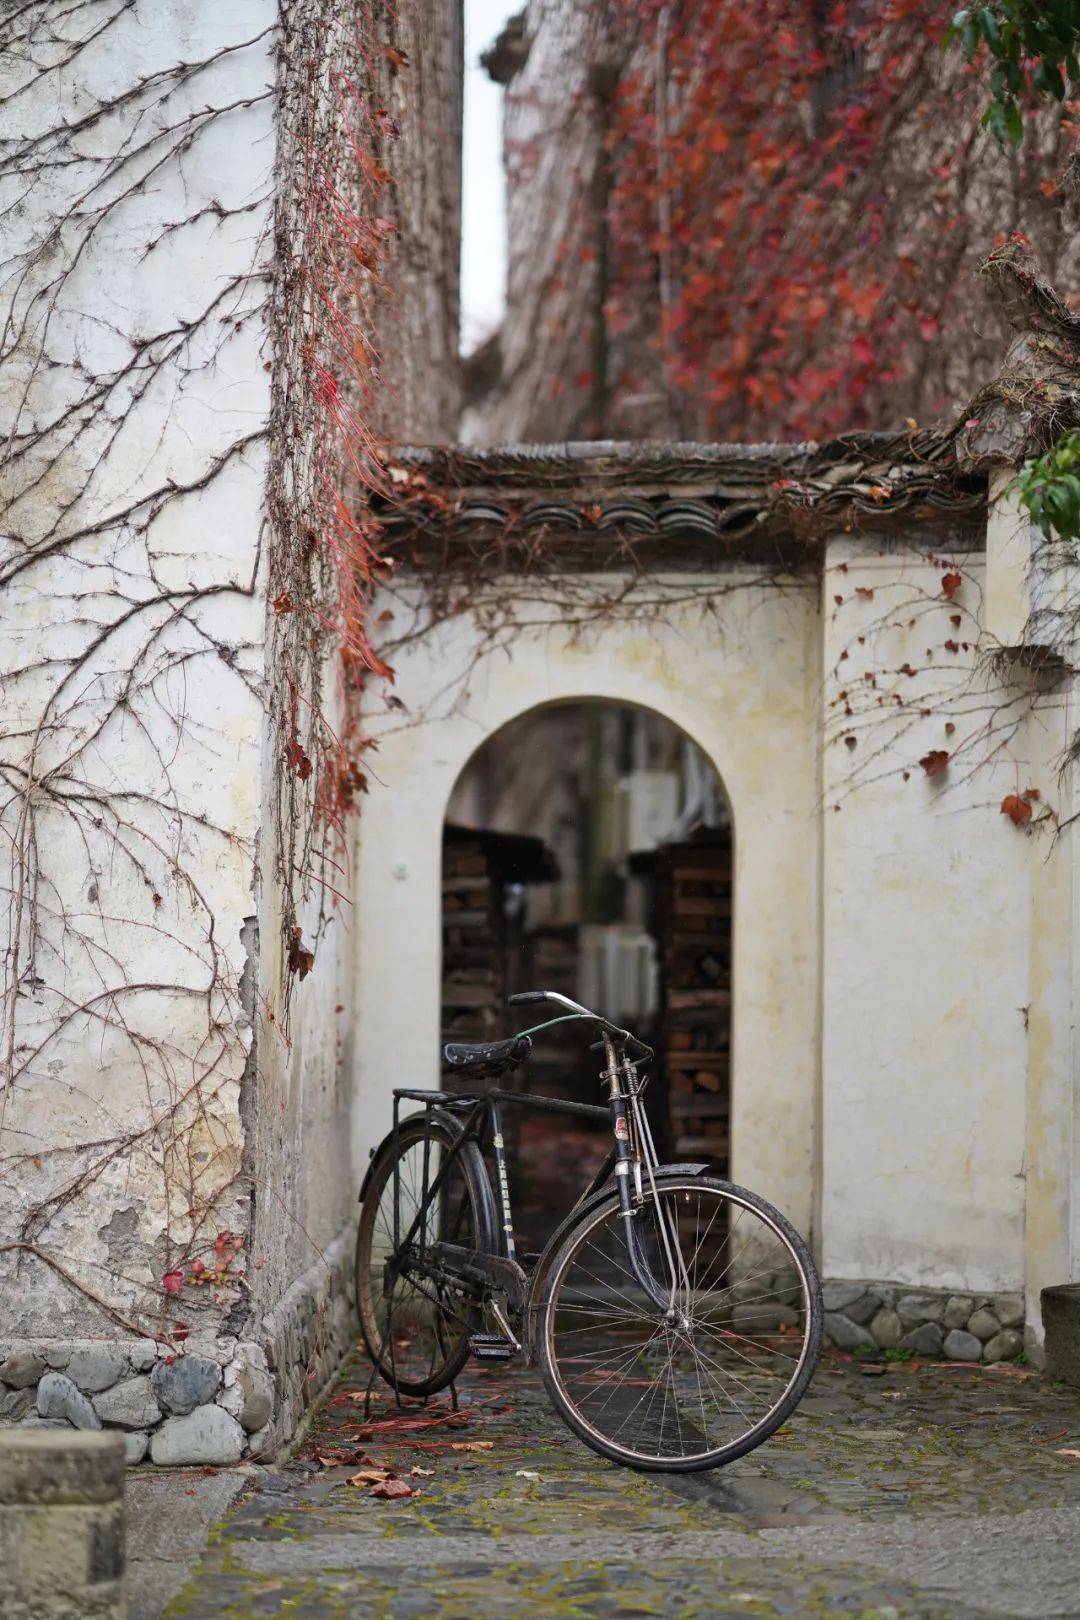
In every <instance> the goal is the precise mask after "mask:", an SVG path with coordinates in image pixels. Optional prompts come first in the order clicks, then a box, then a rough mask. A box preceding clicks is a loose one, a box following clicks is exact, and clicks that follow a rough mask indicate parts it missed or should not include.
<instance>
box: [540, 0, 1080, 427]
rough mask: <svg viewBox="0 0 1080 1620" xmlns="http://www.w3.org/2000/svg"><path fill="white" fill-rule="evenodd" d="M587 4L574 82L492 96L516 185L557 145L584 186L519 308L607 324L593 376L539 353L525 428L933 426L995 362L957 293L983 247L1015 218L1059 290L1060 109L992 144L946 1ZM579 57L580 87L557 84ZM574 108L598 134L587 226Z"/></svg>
mask: <svg viewBox="0 0 1080 1620" xmlns="http://www.w3.org/2000/svg"><path fill="white" fill-rule="evenodd" d="M587 4H588V8H589V12H590V15H591V17H592V27H593V37H592V38H590V39H589V40H587V41H586V42H584V43H583V42H582V40H581V38H580V36H579V35H576V34H575V35H573V38H572V39H571V37H570V32H572V31H570V32H568V33H567V39H568V43H567V46H566V52H567V56H566V60H565V63H563V64H561V65H562V66H563V67H564V68H565V72H563V73H562V74H555V73H553V72H552V71H551V70H550V66H549V71H548V77H547V78H546V79H545V80H540V79H538V78H530V75H529V72H528V71H525V72H523V73H522V75H521V77H520V79H519V80H516V81H515V82H514V83H512V84H511V86H510V90H509V97H510V102H511V105H512V104H513V99H514V97H515V96H517V97H518V98H519V99H520V103H521V105H522V107H525V108H528V109H529V111H530V121H529V122H528V123H527V124H526V123H525V121H524V119H522V120H519V124H520V126H521V129H522V133H521V135H520V138H519V139H518V140H517V141H516V142H515V143H514V144H513V146H512V149H511V150H510V152H509V157H510V165H511V180H512V184H513V185H514V186H515V188H516V189H517V190H519V191H520V189H521V188H522V187H523V186H524V187H527V186H528V185H529V184H530V183H531V180H532V176H533V174H534V173H539V172H540V159H539V154H540V152H541V151H545V150H546V151H551V149H552V148H554V149H555V150H556V154H557V155H556V159H555V162H556V164H557V163H558V161H559V157H560V156H561V157H563V158H565V167H566V169H567V171H574V170H576V172H577V175H578V190H579V198H578V203H577V205H576V206H573V207H571V206H569V205H568V206H567V208H566V212H565V219H566V232H565V235H564V238H563V241H562V252H561V254H560V255H559V256H558V258H557V260H556V262H555V264H554V265H549V264H547V263H546V261H544V259H543V255H542V254H535V255H533V257H534V258H535V259H536V262H537V264H538V266H540V265H541V263H543V269H544V271H545V275H546V280H545V288H544V291H543V293H542V294H539V295H536V296H537V298H538V302H537V303H536V305H535V307H534V306H533V305H531V304H529V303H528V302H527V299H528V297H531V296H533V295H532V294H525V295H523V296H524V297H525V299H526V302H524V303H523V304H522V319H523V321H525V322H528V321H529V316H530V315H531V316H532V317H534V318H535V317H540V319H541V321H542V323H543V322H546V321H547V320H550V322H551V328H552V330H557V331H559V332H567V331H571V332H572V331H580V332H582V333H584V332H585V331H587V330H588V329H589V328H590V325H591V327H592V329H594V330H595V328H596V323H597V317H598V314H601V313H602V321H603V327H604V330H605V345H604V350H603V353H602V356H601V357H600V359H599V362H598V364H597V365H593V366H591V367H590V368H589V370H587V371H586V370H582V371H580V372H578V371H576V369H575V370H568V368H567V365H566V354H565V352H564V351H563V350H562V349H560V348H559V347H558V345H557V343H556V342H555V341H554V340H553V341H552V343H551V352H552V364H551V365H550V367H548V370H547V374H546V376H545V377H544V379H543V386H542V387H539V388H538V387H536V386H535V385H534V383H533V380H532V379H531V378H530V383H529V386H530V387H531V388H532V394H533V400H532V403H531V404H530V403H529V402H525V401H522V402H521V404H522V408H523V409H524V408H526V407H527V406H528V408H530V409H532V410H533V411H534V412H535V420H533V419H530V423H529V428H528V431H534V430H535V431H540V432H541V433H543V432H544V431H547V432H549V433H550V432H552V431H558V429H559V425H560V423H561V424H562V427H563V428H564V429H566V430H569V428H570V427H571V426H573V427H574V428H575V430H576V429H577V428H579V427H580V426H581V422H582V421H587V422H589V423H591V426H592V429H593V430H594V431H596V432H604V431H611V432H612V433H613V434H626V435H628V436H632V437H633V436H650V435H652V436H661V437H670V436H679V434H680V433H685V435H686V436H688V437H695V438H704V439H730V440H738V441H743V442H745V441H748V440H753V439H756V438H769V439H780V438H783V439H788V438H814V439H822V438H826V437H829V436H830V435H833V434H836V433H839V432H842V431H845V430H848V429H852V428H874V427H890V428H893V427H900V426H901V425H902V424H903V423H904V421H905V420H907V421H908V424H909V426H914V425H915V420H916V419H917V420H918V422H919V423H920V424H922V425H925V424H926V422H927V421H929V420H931V419H933V418H934V417H937V416H939V415H943V414H950V413H951V412H952V411H954V410H955V409H956V408H957V406H958V405H960V404H961V403H962V402H963V401H964V400H965V399H966V398H968V397H969V396H970V394H971V393H972V392H973V390H974V388H975V387H976V386H977V385H978V383H979V382H981V381H982V380H983V379H984V378H985V377H986V376H988V375H990V374H992V371H993V370H994V368H995V367H996V365H997V363H998V362H999V360H1000V358H1001V353H1002V343H1001V337H1000V333H999V332H998V331H997V329H996V328H995V325H994V322H993V321H992V320H989V319H987V320H984V321H981V322H980V321H978V320H974V319H973V318H972V299H971V288H972V282H971V279H970V277H971V273H972V272H973V271H974V269H975V267H976V265H977V264H978V262H979V260H980V258H981V257H982V256H983V255H984V254H985V253H986V252H988V251H989V249H990V248H991V246H992V244H993V241H994V238H995V235H997V234H998V233H1000V232H1002V231H1008V230H1010V229H1013V228H1016V227H1017V226H1019V227H1020V228H1022V229H1023V230H1025V231H1026V232H1027V233H1028V234H1029V235H1030V236H1031V237H1032V239H1033V240H1036V241H1037V242H1038V244H1039V249H1040V254H1041V256H1042V257H1043V259H1044V262H1045V263H1046V264H1047V267H1048V269H1049V271H1050V274H1051V276H1052V278H1053V279H1055V280H1057V281H1058V282H1059V283H1061V284H1062V285H1063V287H1064V288H1065V289H1066V290H1067V289H1068V287H1069V285H1070V284H1072V285H1073V286H1075V284H1076V275H1075V271H1076V254H1075V248H1074V247H1073V246H1071V245H1070V238H1069V232H1068V230H1067V228H1066V226H1065V224H1064V222H1063V221H1062V219H1061V218H1060V210H1059V206H1058V199H1057V196H1056V186H1055V184H1054V177H1055V176H1056V175H1058V174H1059V172H1060V171H1061V169H1062V167H1063V165H1064V163H1065V162H1066V161H1067V159H1068V157H1069V154H1070V151H1071V149H1072V147H1073V145H1074V142H1075V134H1074V131H1075V117H1074V115H1073V113H1072V112H1071V110H1070V108H1069V106H1068V105H1066V106H1065V107H1064V108H1058V107H1056V106H1054V107H1049V106H1048V107H1046V108H1044V109H1043V110H1041V111H1039V112H1038V113H1037V115H1036V114H1035V113H1034V112H1033V110H1032V109H1026V110H1025V111H1026V116H1028V117H1029V119H1030V121H1031V123H1032V125H1033V136H1032V138H1031V139H1029V140H1028V141H1027V142H1026V143H1025V146H1024V148H1023V151H1022V153H1021V155H1020V156H1019V157H1018V158H1014V157H1013V156H1011V155H1006V154H1003V153H1001V152H999V151H998V149H997V147H996V145H995V144H994V142H993V139H992V137H991V136H990V135H989V133H988V132H987V131H986V130H985V129H984V128H983V126H982V122H981V118H982V112H983V109H984V107H985V104H986V98H987V79H988V74H989V65H988V63H987V62H986V61H985V60H983V59H979V60H977V61H976V62H974V63H973V64H970V65H969V64H967V63H966V62H965V61H964V58H963V54H962V52H960V51H959V50H958V49H950V50H943V49H942V35H943V32H944V29H945V28H946V26H947V24H948V20H949V17H948V11H947V8H943V7H942V6H941V5H940V3H939V0H832V3H830V4H829V5H826V6H810V5H807V4H805V0H761V3H759V4H756V5H746V4H744V3H738V0H680V4H679V5H677V6H673V5H670V4H662V3H661V0H620V3H619V4H618V5H616V6H612V5H610V4H609V3H608V0H587ZM536 10H537V12H538V15H540V17H541V26H543V20H542V19H543V17H544V15H545V8H544V7H538V8H536ZM546 10H547V16H548V24H547V25H548V26H549V27H552V28H554V27H555V26H556V24H554V23H553V22H552V21H551V18H552V17H553V15H554V11H555V8H553V7H549V8H546ZM530 15H531V11H530ZM536 55H537V58H538V60H543V61H545V62H548V63H549V64H550V61H551V55H550V52H547V53H542V52H540V51H539V50H538V51H537V52H536ZM582 58H585V59H586V60H589V61H591V62H592V63H594V64H595V65H596V73H595V74H594V77H593V79H592V80H591V81H589V83H588V85H587V87H586V88H584V89H581V90H578V91H574V90H572V89H567V90H565V91H564V90H563V88H562V87H563V83H564V81H565V83H566V84H574V83H578V84H580V83H581V75H580V69H579V63H580V60H581V59H582ZM539 72H540V69H539V68H537V69H536V73H537V74H538V73H539ZM605 75H606V79H605ZM597 79H600V80H603V81H604V82H605V83H606V84H607V88H602V89H597V87H596V81H597ZM612 85H613V88H612ZM590 86H591V87H590ZM575 95H576V96H577V98H578V100H577V104H575V103H574V100H573V98H574V96H575ZM590 97H591V98H592V100H591V101H590ZM582 106H584V107H586V111H585V112H583V113H580V116H579V112H580V108H581V107H582ZM575 119H577V122H576V123H575ZM538 120H539V124H540V127H539V128H538V127H537V122H538ZM590 120H591V121H592V122H591V127H592V128H593V129H601V130H605V131H606V133H605V134H604V135H603V136H598V137H596V138H597V140H598V142H599V143H600V144H601V145H602V147H603V151H604V153H605V154H606V158H605V160H604V162H603V164H602V169H603V176H604V184H605V187H606V191H607V206H606V209H605V210H604V211H603V216H602V217H601V215H600V214H599V213H598V211H597V209H596V192H595V188H590V184H589V175H588V166H587V165H586V164H585V163H583V161H582V158H581V150H582V148H585V149H587V146H588V140H589V135H588V133H587V129H588V127H590V125H589V121H590ZM515 127H516V126H515ZM560 143H564V145H563V147H562V150H561V152H560ZM575 143H576V144H575ZM597 162H598V167H599V166H601V164H600V159H598V160H597ZM543 172H544V174H545V175H546V174H547V170H546V169H545V170H544V171H543ZM546 184H547V185H548V186H549V188H550V186H551V181H550V178H548V179H547V181H546ZM542 201H543V199H542V198H540V197H539V196H538V204H539V203H540V202H542ZM549 201H550V198H549ZM604 220H606V227H607V228H606V231H605V230H604V228H603V221H604ZM514 246H515V244H512V247H514ZM521 246H522V248H523V249H524V248H525V246H526V244H525V242H524V240H523V242H522V244H521ZM526 257H528V255H527V254H526ZM539 273H540V270H539V268H538V271H537V274H538V275H539ZM512 293H513V289H512ZM566 299H570V300H571V302H573V301H574V300H580V308H579V307H578V306H577V304H576V303H574V304H573V308H572V309H571V311H570V313H569V315H568V313H567V310H566V309H564V308H563V306H562V304H561V303H560V302H559V301H560V300H566ZM513 304H514V298H513V296H512V298H511V319H513V314H514V309H513ZM533 329H536V330H540V329H545V328H544V327H543V326H542V327H534V328H533ZM510 386H511V387H512V386H513V384H512V383H511V385H510ZM559 395H563V396H564V397H563V398H562V399H557V396H559ZM590 397H591V398H592V405H591V407H587V406H586V405H585V404H583V401H587V400H588V399H589V398H590ZM555 400H557V405H553V404H552V401H555ZM650 402H652V403H650ZM586 409H591V410H592V413H593V415H592V416H591V417H588V416H584V417H582V418H581V421H579V420H578V417H579V416H580V415H581V413H582V411H583V410H586ZM575 413H578V414H577V415H575Z"/></svg>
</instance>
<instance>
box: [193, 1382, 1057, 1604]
mask: <svg viewBox="0 0 1080 1620" xmlns="http://www.w3.org/2000/svg"><path fill="white" fill-rule="evenodd" d="M365 1380H366V1368H365V1367H364V1366H363V1364H362V1362H361V1361H360V1359H359V1358H358V1357H357V1358H355V1359H354V1360H353V1361H352V1362H351V1363H350V1365H349V1366H348V1368H347V1369H346V1374H345V1376H344V1378H343V1379H342V1381H341V1382H340V1384H339V1385H338V1386H337V1387H336V1389H335V1390H334V1391H333V1392H332V1394H331V1396H330V1398H329V1399H328V1400H327V1402H326V1403H325V1404H324V1406H323V1408H322V1411H321V1413H320V1415H319V1418H318V1421H317V1422H316V1424H315V1425H314V1427H313V1429H312V1432H311V1434H310V1435H309V1437H308V1439H307V1440H306V1442H305V1444H304V1446H303V1448H302V1451H301V1452H300V1454H299V1455H298V1456H296V1457H295V1458H294V1459H292V1460H291V1461H290V1462H289V1463H288V1464H286V1465H284V1466H282V1467H280V1468H278V1469H271V1470H260V1471H256V1472H255V1474H254V1476H253V1478H252V1480H251V1482H250V1483H249V1486H248V1489H247V1490H246V1491H244V1493H243V1494H242V1496H241V1497H240V1498H239V1499H238V1500H237V1501H236V1503H235V1504H234V1506H233V1507H232V1509H231V1511H230V1512H229V1513H228V1515H227V1516H226V1517H225V1518H224V1520H223V1521H222V1523H221V1524H219V1525H218V1526H217V1528H216V1529H215V1530H214V1532H213V1534H212V1536H211V1539H210V1544H209V1546H208V1548H207V1550H206V1552H205V1554H204V1555H203V1556H202V1558H201V1559H200V1561H199V1563H198V1565H197V1567H196V1568H195V1570H194V1571H193V1572H192V1575H191V1578H190V1579H189V1580H188V1581H187V1583H186V1585H185V1586H184V1588H183V1590H182V1591H181V1592H180V1593H179V1594H178V1595H177V1597H176V1598H175V1599H174V1601H173V1602H172V1603H171V1605H170V1606H169V1608H168V1609H167V1611H166V1614H167V1620H209V1617H210V1616H215V1617H221V1620H241V1617H244V1620H246V1617H248V1616H268V1617H278V1616H280V1617H281V1620H284V1617H286V1616H289V1617H295V1620H344V1617H345V1616H353V1615H356V1614H358V1613H363V1614H365V1615H371V1616H374V1617H376V1620H381V1617H386V1620H412V1617H413V1616H420V1615H425V1616H428V1615H430V1616H432V1617H434V1620H504V1617H505V1616H506V1615H508V1614H511V1613H522V1614H525V1615H537V1616H546V1615H551V1616H575V1617H576V1616H579V1615H581V1616H585V1615H588V1616H603V1617H606V1616H613V1617H615V1616H623V1615H626V1616H633V1615H642V1616H645V1615H685V1616H688V1617H690V1616H698V1615H701V1616H726V1615H755V1616H766V1617H774V1616H775V1617H779V1616H803V1615H805V1616H818V1615H822V1616H831V1615H853V1616H858V1617H860V1620H979V1617H989V1616H993V1617H995V1620H997V1617H1003V1620H1004V1617H1010V1616H1017V1617H1020V1616H1024V1617H1027V1616H1030V1617H1032V1620H1044V1617H1045V1620H1049V1617H1060V1620H1067V1617H1070V1616H1080V1458H1078V1457H1070V1456H1068V1455H1065V1454H1063V1453H1067V1452H1069V1451H1070V1450H1080V1397H1078V1395H1077V1392H1076V1391H1074V1390H1069V1389H1066V1388H1064V1387H1063V1386H1055V1385H1054V1384H1053V1383H1051V1382H1050V1381H1049V1380H1048V1379H1046V1378H1044V1377H1042V1376H1041V1375H1039V1374H1037V1373H1035V1372H1034V1371H1033V1370H1023V1369H1013V1370H1010V1371H1007V1372H995V1371H993V1370H992V1369H984V1368H979V1367H973V1366H956V1367H950V1366H940V1365H938V1366H935V1365H931V1364H927V1365H926V1366H925V1367H919V1366H918V1365H917V1364H916V1363H911V1362H908V1363H898V1364H895V1365H893V1366H890V1367H888V1368H887V1369H886V1370H885V1371H884V1373H879V1374H878V1375H877V1376H868V1375H867V1374H865V1373H864V1372H863V1371H862V1370H861V1369H860V1366H859V1364H858V1363H857V1362H854V1361H851V1360H848V1359H845V1358H842V1357H839V1356H833V1357H831V1358H827V1359H826V1360H825V1362H823V1365H822V1367H821V1368H820V1369H819V1371H818V1373H817V1375H816V1376H815V1379H814V1382H813V1384H812V1385H811V1388H810V1391H809V1393H808V1395H807V1397H806V1399H805V1401H804V1402H803V1404H802V1406H801V1407H800V1409H799V1411H798V1412H797V1413H796V1414H795V1415H794V1416H793V1417H792V1418H791V1419H789V1421H788V1422H787V1423H786V1424H785V1425H784V1427H783V1429H782V1430H780V1431H779V1433H778V1434H777V1435H776V1436H774V1437H773V1439H772V1440H771V1441H769V1442H768V1443H767V1444H766V1445H765V1446H763V1447H760V1448H759V1449H758V1450H757V1451H756V1452H753V1453H751V1454H750V1456H748V1457H745V1458H742V1459H740V1460H739V1461H738V1462H736V1463H733V1464H731V1465H730V1466H729V1467H728V1468H726V1469H723V1470H721V1471H714V1472H712V1473H706V1474H698V1475H642V1474H635V1473H632V1472H629V1471H628V1470H625V1469H621V1468H618V1467H615V1466H614V1465H612V1464H609V1463H607V1462H605V1461H604V1460H603V1459H601V1458H599V1457H595V1456H594V1455H593V1454H592V1453H591V1452H589V1451H588V1450H587V1449H585V1448H584V1447H582V1446H581V1445H580V1444H579V1443H578V1441H577V1440H576V1439H575V1437H574V1436H573V1435H571V1434H570V1433H569V1431H568V1430H566V1429H565V1428H564V1427H563V1425H562V1424H561V1423H560V1421H559V1419H558V1418H557V1417H556V1416H555V1414H554V1413H553V1412H552V1410H551V1408H550V1406H549V1405H548V1402H547V1399H546V1396H545V1394H544V1391H543V1388H542V1386H541V1385H540V1382H539V1379H538V1378H537V1377H536V1375H535V1374H534V1373H533V1372H531V1371H530V1370H529V1369H523V1368H518V1367H516V1366H514V1365H508V1366H499V1367H490V1366H486V1367H485V1366H476V1367H473V1368H471V1369H470V1370H469V1371H468V1372H467V1374H466V1375H465V1377H464V1378H463V1380H462V1383H461V1401H462V1409H461V1411H460V1413H458V1414H454V1413H453V1412H452V1411H451V1410H450V1407H449V1403H448V1402H446V1401H445V1400H444V1401H441V1402H437V1403H433V1404H432V1405H430V1406H429V1407H427V1408H424V1407H423V1406H422V1405H420V1404H419V1403H409V1404H408V1406H407V1407H406V1408H405V1409H404V1410H403V1411H402V1410H399V1409H397V1408H396V1407H395V1404H394V1402H393V1397H392V1395H390V1394H389V1393H388V1392H382V1393H381V1394H380V1396H379V1398H378V1400H377V1401H376V1403H375V1404H374V1406H373V1407H372V1410H371V1420H370V1421H367V1420H365V1414H364V1406H363V1384H364V1382H365ZM466 1447H471V1448H475V1449H465V1448H466ZM371 1463H375V1464H378V1465H381V1466H383V1467H389V1468H391V1469H392V1470H394V1472H395V1473H396V1475H397V1476H399V1477H400V1478H402V1479H404V1480H405V1481H406V1482H407V1483H408V1484H409V1485H410V1487H411V1488H412V1489H413V1490H414V1491H416V1493H417V1494H415V1495H413V1496H412V1497H410V1498H408V1499H405V1500H401V1501H383V1500H378V1499H376V1498H373V1497H372V1496H371V1494H370V1487H366V1486H357V1485H352V1484H350V1483H349V1480H350V1478H351V1477H352V1475H353V1474H355V1473H356V1472H357V1471H358V1470H361V1469H362V1468H364V1467H367V1466H370V1464H371ZM414 1469H416V1470H424V1472H417V1473H413V1470H414Z"/></svg>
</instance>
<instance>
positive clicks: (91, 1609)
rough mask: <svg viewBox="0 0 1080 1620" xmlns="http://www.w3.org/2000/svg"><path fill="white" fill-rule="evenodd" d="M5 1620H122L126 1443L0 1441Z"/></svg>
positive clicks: (46, 1433)
mask: <svg viewBox="0 0 1080 1620" xmlns="http://www.w3.org/2000/svg"><path fill="white" fill-rule="evenodd" d="M0 1570H2V1571H3V1575H2V1581H3V1596H2V1598H0V1608H2V1610H3V1614H4V1617H5V1620H76V1617H78V1620H124V1616H125V1614H126V1612H127V1611H126V1604H125V1601H124V1440H123V1436H122V1435H120V1434H116V1433H100V1432H99V1433H88V1432H80V1431H78V1430H73V1429H63V1430H56V1429H34V1428H28V1429H13V1430H7V1431H5V1432H4V1433H2V1434H0Z"/></svg>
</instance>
